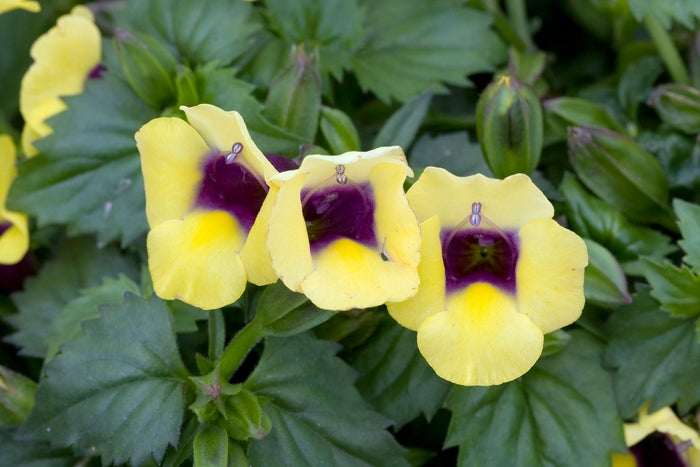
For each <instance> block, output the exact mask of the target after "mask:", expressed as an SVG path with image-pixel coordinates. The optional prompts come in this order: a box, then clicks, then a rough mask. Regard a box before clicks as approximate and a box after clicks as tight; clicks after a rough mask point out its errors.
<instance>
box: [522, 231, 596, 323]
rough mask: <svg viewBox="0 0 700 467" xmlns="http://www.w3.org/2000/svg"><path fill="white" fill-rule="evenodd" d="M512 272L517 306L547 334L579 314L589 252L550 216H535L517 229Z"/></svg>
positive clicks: (572, 320)
mask: <svg viewBox="0 0 700 467" xmlns="http://www.w3.org/2000/svg"><path fill="white" fill-rule="evenodd" d="M518 236H519V239H520V256H519V258H518V265H517V268H516V271H515V275H516V278H517V296H518V308H519V309H520V312H521V313H525V314H526V315H527V316H529V317H530V319H532V320H533V321H534V322H535V324H537V326H538V327H539V328H540V329H541V330H542V332H543V333H545V334H547V333H549V332H552V331H554V330H556V329H559V328H561V327H564V326H566V325H568V324H571V323H573V322H574V321H576V320H577V319H578V317H579V316H580V315H581V311H582V310H583V305H584V303H585V297H584V295H583V273H584V269H585V267H586V265H587V264H588V251H587V249H586V244H585V243H584V242H583V240H582V239H581V238H580V237H579V236H578V235H576V234H575V233H573V232H572V231H570V230H567V229H565V228H564V227H562V226H560V225H559V224H557V223H556V222H555V221H554V220H552V219H537V220H534V221H532V222H529V223H527V224H526V225H524V226H523V228H522V229H520V231H519V232H518Z"/></svg>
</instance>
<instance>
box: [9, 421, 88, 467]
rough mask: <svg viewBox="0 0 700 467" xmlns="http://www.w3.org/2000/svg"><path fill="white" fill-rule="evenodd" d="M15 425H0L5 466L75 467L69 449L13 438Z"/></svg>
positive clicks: (76, 462)
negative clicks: (54, 447)
mask: <svg viewBox="0 0 700 467" xmlns="http://www.w3.org/2000/svg"><path fill="white" fill-rule="evenodd" d="M16 431H17V429H16V428H15V427H9V426H0V452H2V462H3V464H4V465H7V466H22V467H75V466H76V465H78V460H77V459H74V458H73V456H72V455H71V452H70V450H67V449H65V450H58V449H52V448H51V446H50V444H49V443H48V442H32V441H30V442H25V441H20V440H17V439H16V438H15V432H16Z"/></svg>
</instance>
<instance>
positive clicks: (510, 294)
mask: <svg viewBox="0 0 700 467" xmlns="http://www.w3.org/2000/svg"><path fill="white" fill-rule="evenodd" d="M407 196H408V200H409V202H410V204H411V207H412V208H413V210H414V211H415V213H416V215H417V216H418V220H419V221H421V229H422V243H421V262H420V265H419V266H418V271H419V274H420V281H421V283H420V288H419V290H418V293H417V294H416V295H415V296H414V297H412V298H410V299H409V300H406V301H404V302H400V303H387V307H388V310H389V313H390V314H391V316H392V317H394V319H396V321H398V322H399V324H401V325H403V326H405V327H407V328H409V329H412V330H416V331H418V336H417V338H418V348H419V350H420V352H421V354H422V355H423V357H424V358H425V359H426V361H427V362H428V364H429V365H430V366H431V367H432V368H433V369H434V370H435V372H436V373H437V374H438V375H439V376H440V377H442V378H444V379H446V380H448V381H451V382H453V383H457V384H461V385H479V386H485V385H494V384H500V383H504V382H507V381H511V380H513V379H515V378H517V377H519V376H521V375H523V374H524V373H525V372H527V371H528V370H529V369H530V368H531V367H532V366H533V365H534V364H535V362H536V361H537V359H538V358H539V356H540V354H541V353H542V346H543V337H544V334H546V333H548V332H551V331H554V330H556V329H559V328H561V327H563V326H566V325H568V324H570V323H572V322H573V321H575V320H576V319H577V318H578V317H579V315H580V314H581V310H582V308H583V304H584V296H583V271H584V268H585V266H586V264H587V263H588V254H587V251H586V246H585V244H584V243H583V240H581V238H579V237H578V236H577V235H576V234H574V233H573V232H571V231H569V230H567V229H565V228H563V227H561V226H560V225H559V224H557V223H556V222H555V221H554V220H553V219H552V216H553V215H554V208H553V207H552V204H551V203H550V202H549V201H548V200H547V198H546V197H545V196H544V194H543V193H542V192H541V191H540V190H539V189H538V188H537V187H536V186H535V185H534V184H533V183H532V181H531V180H530V178H529V177H527V176H526V175H522V174H516V175H512V176H510V177H508V178H506V179H504V180H497V179H491V178H487V177H485V176H483V175H480V174H477V175H472V176H469V177H457V176H455V175H452V174H451V173H449V172H447V171H445V170H443V169H439V168H435V167H428V168H426V169H425V171H424V172H423V174H422V175H421V177H420V178H419V179H418V181H417V182H416V183H415V184H414V185H413V186H412V187H411V188H410V189H409V191H408V193H407Z"/></svg>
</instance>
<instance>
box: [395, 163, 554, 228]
mask: <svg viewBox="0 0 700 467" xmlns="http://www.w3.org/2000/svg"><path fill="white" fill-rule="evenodd" d="M406 195H407V196H408V201H409V203H410V204H411V207H412V208H413V210H414V212H415V213H416V215H417V216H418V220H420V221H424V220H425V219H427V218H429V217H431V216H433V215H434V214H437V215H438V216H439V217H440V223H441V224H442V226H443V229H450V228H454V227H456V226H457V225H459V224H460V222H462V221H463V220H464V219H465V218H467V217H468V216H469V215H470V214H471V210H472V203H477V202H478V203H481V213H482V214H483V215H484V216H485V217H486V218H488V220H489V221H490V222H492V223H494V224H496V225H497V226H498V227H499V228H501V229H503V230H512V229H518V228H520V226H522V225H524V224H525V223H527V222H529V221H531V220H533V219H539V218H551V217H552V216H553V215H554V208H553V207H552V204H551V203H550V202H549V200H547V197H546V196H545V195H544V194H543V193H542V192H541V191H540V190H539V188H537V187H536V186H535V184H534V183H532V180H530V177H528V176H527V175H523V174H515V175H511V176H510V177H507V178H505V179H504V180H499V179H494V178H488V177H485V176H483V175H481V174H476V175H471V176H468V177H457V176H456V175H453V174H451V173H450V172H448V171H446V170H444V169H441V168H438V167H427V168H426V169H425V170H424V171H423V173H422V174H421V176H420V178H419V179H418V181H416V183H414V184H413V186H412V187H411V188H410V189H409V190H408V192H407V194H406Z"/></svg>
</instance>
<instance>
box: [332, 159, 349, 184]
mask: <svg viewBox="0 0 700 467" xmlns="http://www.w3.org/2000/svg"><path fill="white" fill-rule="evenodd" d="M335 181H336V182H338V183H340V184H341V185H345V184H346V183H347V182H348V176H347V175H345V166H344V165H343V164H338V165H336V166H335Z"/></svg>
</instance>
